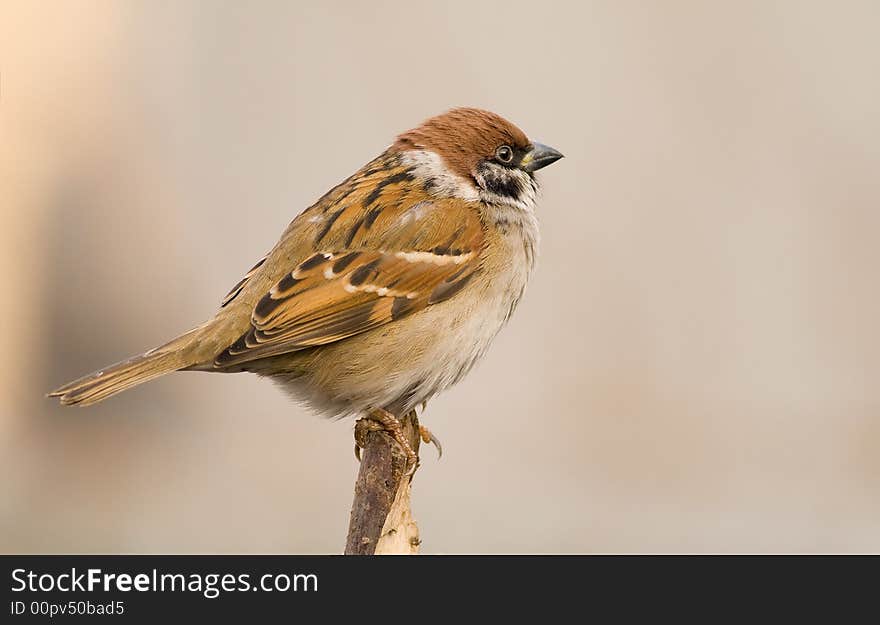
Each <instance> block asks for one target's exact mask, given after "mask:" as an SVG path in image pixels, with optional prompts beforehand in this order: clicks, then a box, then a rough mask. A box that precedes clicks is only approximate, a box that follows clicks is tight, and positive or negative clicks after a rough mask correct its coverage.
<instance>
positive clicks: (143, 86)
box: [0, 0, 880, 553]
mask: <svg viewBox="0 0 880 625" xmlns="http://www.w3.org/2000/svg"><path fill="white" fill-rule="evenodd" d="M0 7H2V9H0V158H2V161H0V163H2V169H0V176H2V178H0V181H2V182H0V184H2V199H0V206H2V217H3V228H2V230H0V258H2V267H3V286H2V289H0V327H2V332H0V397H2V403H0V550H2V551H3V552H25V551H28V552H29V551H36V552H57V551H61V552H81V551H97V552H120V551H122V552H181V551H182V552H276V551H278V552H318V553H324V552H331V553H334V552H341V550H342V547H343V544H344V536H345V529H346V526H347V522H348V513H349V507H350V503H351V497H352V487H353V482H354V477H355V473H356V470H357V466H356V462H355V460H354V458H353V455H352V434H351V430H352V424H351V423H350V422H338V423H335V422H327V421H322V420H320V419H318V418H316V417H314V416H313V415H310V414H308V413H306V412H305V411H304V410H302V409H301V408H299V407H297V406H296V405H294V404H292V403H291V402H289V401H288V399H287V398H286V397H285V396H284V395H283V394H282V392H281V391H279V390H278V389H277V388H276V387H274V386H273V385H272V384H271V383H269V382H266V381H263V380H259V379H257V378H256V377H249V376H247V375H237V376H220V375H216V376H212V375H205V374H193V373H181V374H174V375H172V376H169V377H167V378H165V379H162V380H160V381H157V382H154V383H151V384H148V385H145V386H142V387H140V388H137V389H135V390H133V391H131V392H128V393H125V394H124V395H120V396H118V397H117V398H114V399H112V400H110V401H108V402H106V403H104V404H101V405H99V406H97V407H95V408H91V409H63V408H60V407H58V406H56V405H55V404H54V403H53V402H51V401H49V400H47V399H44V398H43V396H42V395H43V393H44V392H46V391H47V390H49V389H50V388H52V387H54V386H56V385H58V384H60V383H62V382H65V381H67V380H69V379H71V378H73V377H77V376H79V375H81V374H84V373H87V372H89V371H91V370H93V369H96V368H98V367H100V366H102V365H105V364H107V363H110V362H113V361H116V360H119V359H121V358H123V357H126V356H128V355H130V354H133V353H135V352H140V351H142V350H144V349H146V348H149V347H152V346H154V345H156V344H158V343H160V342H162V341H164V340H165V339H167V338H170V337H171V336H172V335H175V334H176V333H178V332H180V331H182V330H185V329H187V328H189V327H191V326H192V325H194V324H196V323H198V322H200V321H201V320H203V319H204V318H206V317H207V316H208V315H210V314H212V312H213V311H214V309H215V308H216V306H217V305H218V302H219V300H220V298H221V297H222V296H223V294H224V293H226V291H227V290H228V289H229V288H230V287H231V286H232V285H233V284H234V283H235V282H236V281H237V280H238V279H239V277H240V276H241V275H242V274H243V272H244V271H246V270H247V269H248V268H249V267H250V266H251V265H252V264H253V262H254V261H255V260H257V259H258V258H260V257H261V256H262V254H263V253H264V252H265V251H266V250H267V249H269V247H270V246H271V245H272V244H273V243H274V242H275V240H276V238H277V236H278V235H279V234H280V232H281V231H282V229H283V228H284V227H285V225H286V224H287V223H288V222H289V221H290V219H291V218H292V217H293V216H294V215H295V214H296V213H297V212H299V211H300V210H302V209H303V208H304V207H306V206H307V205H309V204H310V203H311V202H312V201H314V200H315V199H316V198H317V197H318V196H320V195H321V194H322V193H323V192H324V191H325V190H327V189H328V188H329V187H330V186H332V185H333V184H335V183H337V182H338V181H340V180H341V179H343V178H344V177H346V176H347V175H348V174H349V173H351V172H352V171H354V170H355V169H356V168H357V167H359V166H360V165H361V164H363V163H364V162H365V161H366V160H367V159H369V158H371V157H372V156H374V155H376V154H377V153H379V151H381V150H382V149H383V148H384V147H385V146H386V145H387V144H388V143H390V141H391V139H392V138H393V136H394V135H395V133H397V132H399V131H401V130H404V129H407V128H409V127H411V126H413V125H415V124H417V123H419V122H420V121H421V120H422V119H423V118H425V117H427V116H429V115H432V114H435V113H437V112H440V111H442V110H444V109H446V108H448V107H451V106H454V105H474V106H482V107H486V108H491V109H493V110H495V111H498V112H499V113H501V114H503V115H505V116H507V117H509V118H510V119H511V120H513V121H515V122H516V123H517V124H519V125H520V126H521V127H522V128H524V129H525V130H526V132H527V133H529V134H530V135H531V136H532V137H534V138H536V139H540V140H542V141H544V142H546V143H549V144H551V145H554V146H556V147H558V148H559V149H560V150H562V151H563V152H564V153H565V154H566V156H567V158H566V159H565V160H563V161H561V162H560V163H559V164H557V165H555V166H554V167H552V168H550V169H548V170H546V172H545V173H544V175H543V180H544V182H545V185H544V189H545V191H544V199H543V202H542V204H541V208H540V218H541V221H542V226H543V245H542V256H541V260H540V265H539V269H538V272H537V274H536V275H535V277H534V279H533V282H532V284H531V287H530V291H529V292H528V294H527V297H526V298H525V300H524V302H523V304H522V305H521V307H520V309H519V311H518V314H517V315H516V316H515V317H514V320H513V321H512V323H511V325H510V326H509V327H508V328H507V329H506V330H505V331H504V332H503V333H502V334H501V335H500V337H499V339H498V341H497V342H496V344H495V345H494V347H493V349H492V350H491V351H490V353H489V355H488V357H487V358H486V359H485V360H484V361H483V362H482V364H481V366H480V367H479V368H478V369H477V370H476V371H475V372H474V373H472V374H471V376H470V377H469V378H468V379H467V380H466V381H465V382H464V383H462V384H461V385H460V386H459V387H457V388H456V389H454V390H453V391H450V392H449V393H447V394H446V395H444V396H442V397H440V398H438V399H436V400H435V401H434V402H433V403H432V404H431V405H430V406H429V407H428V412H427V414H426V415H425V416H424V417H423V420H424V422H426V423H427V424H429V425H430V426H431V427H432V429H433V430H434V431H435V432H436V433H437V434H438V436H439V437H440V438H441V439H442V440H443V442H444V445H445V448H446V454H445V455H444V457H443V459H442V461H440V462H437V461H436V460H435V457H434V453H433V451H432V450H428V451H427V452H426V454H425V456H424V462H423V467H422V469H421V470H420V472H419V474H418V477H417V481H416V485H415V501H414V506H415V512H416V515H417V518H418V520H419V522H420V525H421V529H422V534H423V539H424V544H423V549H424V550H425V551H426V552H443V553H450V552H642V551H649V552H668V551H687V552H740V551H749V552H753V551H758V552H764V551H774V552H775V551H782V552H789V551H796V552H801V551H806V552H813V551H832V552H836V551H870V552H877V551H880V496H878V494H880V453H878V450H880V378H878V374H880V330H878V318H880V285H878V267H880V246H878V234H880V115H878V111H880V38H878V37H877V25H878V23H880V4H878V3H877V2H873V1H864V2H830V1H828V2H806V1H804V2H799V1H792V2H765V1H752V2H733V1H730V2H697V1H694V2H686V1H669V2H662V3H661V2H647V1H644V2H620V1H616V0H615V1H612V0H609V1H605V2H570V3H562V2H549V1H542V2H510V1H506V2H491V3H490V2H472V1H467V2H453V3H440V2H437V3H431V4H428V3H424V4H423V3H415V2H395V3H392V2H370V3H360V2H337V3H332V2H331V3H321V4H320V5H318V3H315V4H313V5H307V4H305V3H294V2H277V3H270V2H258V3H253V4H252V5H247V6H246V5H245V4H244V3H238V2H226V3H222V2H204V3H192V2H147V1H142V2H53V3H51V4H50V5H46V4H44V3H36V2H25V1H21V2H19V1H12V2H10V0H3V1H2V2H0Z"/></svg>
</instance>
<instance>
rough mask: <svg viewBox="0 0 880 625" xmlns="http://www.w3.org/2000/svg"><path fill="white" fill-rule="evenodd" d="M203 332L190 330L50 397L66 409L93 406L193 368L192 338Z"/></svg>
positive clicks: (55, 391)
mask: <svg viewBox="0 0 880 625" xmlns="http://www.w3.org/2000/svg"><path fill="white" fill-rule="evenodd" d="M200 329H201V328H196V329H195V330H191V331H189V332H187V333H186V334H183V335H181V336H179V337H177V338H176V339H174V340H173V341H171V342H169V343H167V344H165V345H163V346H162V347H157V348H156V349H151V350H150V351H148V352H144V353H143V354H140V355H139V356H134V357H133V358H129V359H128V360H123V361H122V362H118V363H116V364H115V365H110V366H109V367H105V368H104V369H101V370H100V371H95V372H94V373H90V374H89V375H87V376H84V377H82V378H80V379H78V380H74V381H73V382H70V383H68V384H65V385H64V386H62V387H59V388H57V389H55V390H54V391H52V392H51V393H49V394H48V396H49V397H58V398H59V399H60V401H61V403H62V404H64V405H65V406H90V405H91V404H96V403H98V402H99V401H103V400H105V399H107V398H108V397H111V396H112V395H115V394H116V393H121V392H122V391H124V390H126V389H129V388H131V387H132V386H137V385H138V384H142V383H144V382H148V381H150V380H152V379H154V378H158V377H159V376H160V375H165V374H166V373H171V372H172V371H177V370H178V369H183V368H185V367H188V366H191V365H193V364H195V359H194V357H193V355H192V352H193V350H192V349H188V347H190V346H191V345H193V343H194V342H195V341H194V337H193V336H192V335H193V334H194V333H196V332H197V331H198V330H200Z"/></svg>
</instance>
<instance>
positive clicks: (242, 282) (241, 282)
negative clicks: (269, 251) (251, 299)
mask: <svg viewBox="0 0 880 625" xmlns="http://www.w3.org/2000/svg"><path fill="white" fill-rule="evenodd" d="M266 258H268V255H266V256H263V257H262V258H261V259H260V260H258V261H257V264H256V265H254V266H253V267H251V268H250V270H249V271H248V272H247V273H246V274H245V276H244V278H242V279H241V280H239V281H238V283H237V284H236V285H235V286H234V287H232V289H230V291H229V293H227V294H226V297H224V298H223V301H221V302H220V308H223V307H224V306H226V304H228V303H229V302H231V301H232V300H234V299H235V298H236V296H237V295H238V294H239V293H241V290H242V289H243V288H244V285H245V283H246V282H247V281H248V280H250V278H251V276H253V275H254V274H255V273H256V272H257V269H259V268H260V267H261V266H262V265H263V263H264V262H266Z"/></svg>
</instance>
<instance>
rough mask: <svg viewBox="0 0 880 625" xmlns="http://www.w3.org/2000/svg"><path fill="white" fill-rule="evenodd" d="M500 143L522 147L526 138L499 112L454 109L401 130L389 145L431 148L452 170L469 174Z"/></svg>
mask: <svg viewBox="0 0 880 625" xmlns="http://www.w3.org/2000/svg"><path fill="white" fill-rule="evenodd" d="M504 144H507V145H509V146H511V147H513V148H525V147H527V146H528V145H529V139H528V137H526V135H525V133H523V131H522V130H520V129H519V128H517V127H516V126H514V125H513V124H511V123H510V122H509V121H507V120H506V119H504V118H503V117H501V116H500V115H496V114H495V113H492V112H490V111H484V110H481V109H475V108H455V109H452V110H450V111H447V112H446V113H443V114H441V115H437V116H436V117H432V118H430V119H428V120H425V122H423V123H422V125H421V126H419V127H417V128H413V129H412V130H409V131H407V132H405V133H403V134H402V135H400V136H399V137H397V141H396V142H395V143H394V145H393V146H392V147H393V148H394V149H398V150H412V149H424V150H432V151H434V152H436V153H437V154H439V155H440V156H442V157H443V159H444V160H445V161H446V164H447V165H448V166H449V168H450V169H452V170H453V171H454V172H456V173H457V174H459V175H461V176H465V177H470V176H471V175H472V174H473V173H474V171H475V170H476V166H477V163H478V162H479V161H481V160H482V159H485V158H490V157H491V156H492V155H493V154H495V150H496V149H497V148H498V146H500V145H504Z"/></svg>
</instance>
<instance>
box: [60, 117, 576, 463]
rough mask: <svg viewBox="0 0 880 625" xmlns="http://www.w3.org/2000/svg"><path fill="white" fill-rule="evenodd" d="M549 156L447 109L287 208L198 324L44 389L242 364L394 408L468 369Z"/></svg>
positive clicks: (518, 134)
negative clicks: (322, 191) (288, 215)
mask: <svg viewBox="0 0 880 625" xmlns="http://www.w3.org/2000/svg"><path fill="white" fill-rule="evenodd" d="M560 158H562V154H560V153H559V152H557V151H556V150H554V149H553V148H550V147H547V146H545V145H541V144H540V143H535V142H532V141H529V139H528V138H527V137H526V135H525V134H523V132H522V131H521V130H520V129H519V128H517V127H516V126H514V125H513V124H511V123H510V122H508V121H506V120H505V119H503V118H501V117H499V116H498V115H496V114H494V113H491V112H489V111H483V110H479V109H473V108H458V109H453V110H451V111H449V112H446V113H444V114H442V115H438V116H436V117H433V118H431V119H429V120H427V121H425V122H424V123H423V124H422V125H421V126H419V127H417V128H414V129H413V130H410V131H408V132H405V133H403V134H402V135H400V136H399V137H398V138H397V140H396V141H395V142H394V144H393V145H391V147H389V148H388V149H387V150H385V152H383V153H382V154H381V155H380V156H379V157H378V158H376V159H374V160H372V161H370V162H369V163H367V164H366V165H365V166H364V167H363V168H361V169H360V170H359V171H358V172H357V173H355V174H354V175H353V176H351V177H350V178H348V179H347V180H345V181H344V182H342V183H341V184H339V185H337V186H336V187H334V188H333V189H331V190H330V191H329V192H328V193H327V194H326V195H324V196H323V197H322V198H321V199H319V200H318V201H317V202H316V203H315V204H314V205H312V206H311V207H309V208H308V209H306V210H305V211H304V212H303V213H301V214H300V215H299V216H297V217H296V218H295V219H294V220H293V222H291V224H290V225H289V226H288V228H287V230H285V232H284V234H283V235H282V236H281V240H280V241H279V242H278V243H277V244H276V245H275V247H274V248H273V249H272V251H270V252H269V253H268V254H267V255H266V256H265V257H264V258H262V259H261V260H260V261H259V262H258V263H257V264H256V265H254V267H253V268H252V269H251V270H250V271H248V272H247V274H246V275H245V276H244V278H243V279H242V280H241V281H240V282H238V284H236V285H235V286H234V287H233V288H232V290H231V291H230V292H229V293H228V294H227V295H226V297H225V298H224V299H223V301H222V304H221V307H220V310H219V311H218V312H217V314H216V315H215V316H214V317H213V318H212V319H210V320H208V321H207V322H206V323H204V324H202V325H200V326H199V327H197V328H195V329H193V330H190V331H189V332H187V333H185V334H183V335H181V336H179V337H177V338H175V339H174V340H172V341H170V342H168V343H166V344H165V345H162V346H161V347H157V348H155V349H151V350H150V351H148V352H146V353H144V354H141V355H139V356H135V357H133V358H131V359H129V360H126V361H124V362H120V363H118V364H115V365H112V366H110V367H107V368H106V369H103V370H101V371H97V372H95V373H92V374H90V375H87V376H85V377H83V378H80V379H79V380H76V381H74V382H71V383H69V384H66V385H64V386H62V387H60V388H58V389H57V390H55V391H52V392H51V393H50V396H52V397H58V398H59V399H60V401H61V403H62V404H65V405H81V406H86V405H89V404H94V403H96V402H99V401H101V400H104V399H106V398H108V397H110V396H111V395H115V394H116V393H119V392H121V391H124V390H126V389H128V388H130V387H132V386H135V385H136V384H140V383H141V382H146V381H148V380H152V379H153V378H156V377H158V376H160V375H164V374H166V373H169V372H171V371H178V370H184V371H219V372H224V373H235V372H239V371H251V372H253V373H256V374H258V375H262V376H267V377H270V378H272V379H274V380H276V381H277V382H279V383H280V384H281V385H282V386H283V387H284V388H285V389H287V390H288V391H290V393H291V394H292V395H293V396H294V397H296V398H298V399H300V400H303V401H305V402H306V403H308V404H309V405H311V406H312V407H313V408H314V409H315V410H317V411H318V412H319V413H321V414H323V415H326V416H345V415H360V416H367V417H369V418H370V419H372V420H374V421H378V422H379V423H380V424H381V427H383V428H384V429H387V430H388V431H389V432H390V433H391V434H392V435H393V436H394V437H395V440H397V442H398V443H399V444H400V445H401V447H403V449H404V451H405V452H406V453H407V455H408V456H409V457H410V460H411V461H414V460H415V457H414V454H413V452H412V449H411V448H410V446H409V444H408V443H407V441H406V440H405V438H403V436H402V434H401V429H400V424H399V421H398V419H397V417H400V416H403V415H404V414H406V413H407V412H408V411H409V410H411V409H413V408H414V407H415V406H417V405H419V404H422V403H423V402H427V400H429V399H430V398H431V397H432V396H434V395H435V394H437V393H439V392H440V391H442V390H444V389H446V388H449V387H450V386H452V385H453V384H455V383H456V382H458V381H459V380H461V379H462V377H463V376H464V375H465V374H466V373H467V372H468V371H469V370H470V369H471V367H472V366H473V365H474V363H475V362H476V361H477V360H478V359H479V358H480V356H482V355H483V353H484V352H485V351H486V348H487V347H488V346H489V344H490V343H491V342H492V339H493V338H494V337H495V335H496V334H497V333H498V331H499V330H500V329H501V327H502V326H504V324H505V323H506V322H507V320H508V319H509V318H510V315H511V314H512V313H513V311H514V309H515V308H516V306H517V303H518V302H519V301H520V298H521V297H522V294H523V291H524V289H525V287H526V283H527V282H528V279H529V275H530V274H531V272H532V268H533V266H534V264H535V256H536V254H537V245H538V222H537V219H536V218H535V213H534V208H535V199H536V195H537V191H538V183H537V181H536V180H535V176H534V172H535V171H536V170H538V169H540V168H542V167H545V166H547V165H549V164H551V163H553V162H555V161H557V160H558V159H560Z"/></svg>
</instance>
